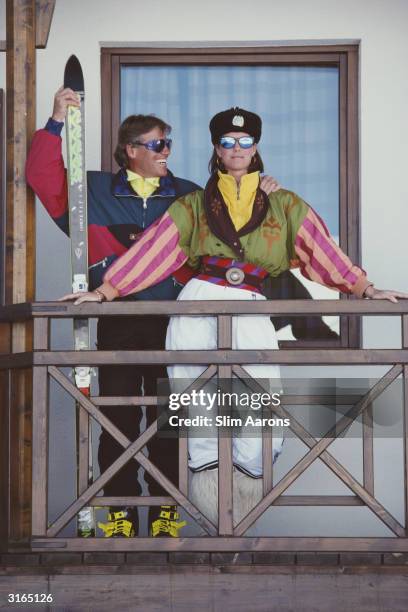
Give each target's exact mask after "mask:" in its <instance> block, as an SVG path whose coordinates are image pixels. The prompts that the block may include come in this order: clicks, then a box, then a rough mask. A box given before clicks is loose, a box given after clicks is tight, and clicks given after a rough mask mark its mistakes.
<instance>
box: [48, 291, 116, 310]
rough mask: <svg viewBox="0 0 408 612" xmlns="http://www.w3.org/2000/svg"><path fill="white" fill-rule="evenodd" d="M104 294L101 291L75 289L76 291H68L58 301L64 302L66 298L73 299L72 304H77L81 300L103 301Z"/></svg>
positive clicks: (81, 301)
mask: <svg viewBox="0 0 408 612" xmlns="http://www.w3.org/2000/svg"><path fill="white" fill-rule="evenodd" d="M105 299H106V298H105V296H104V294H103V293H102V291H77V292H76V293H68V294H67V295H63V296H62V297H60V298H59V300H58V301H59V302H66V301H67V300H75V302H74V306H79V304H82V303H83V302H98V303H99V304H100V303H101V302H104V301H105Z"/></svg>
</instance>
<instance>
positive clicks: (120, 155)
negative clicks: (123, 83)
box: [114, 115, 171, 168]
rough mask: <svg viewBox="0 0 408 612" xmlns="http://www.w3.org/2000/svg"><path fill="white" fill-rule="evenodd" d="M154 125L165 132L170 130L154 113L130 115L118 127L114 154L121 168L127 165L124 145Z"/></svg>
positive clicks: (130, 142)
mask: <svg viewBox="0 0 408 612" xmlns="http://www.w3.org/2000/svg"><path fill="white" fill-rule="evenodd" d="M156 127H157V128H159V129H160V130H161V131H162V132H164V133H165V134H170V132H171V126H170V125H168V124H167V123H165V121H163V120H162V119H159V117H155V116H154V115H130V116H129V117H126V119H125V120H124V121H123V122H122V123H121V125H120V127H119V132H118V144H117V145H116V149H115V155H114V157H115V160H116V162H117V164H118V165H119V166H120V167H121V168H127V167H128V166H129V159H128V156H127V153H126V145H127V144H132V143H134V142H136V141H137V140H138V139H139V136H142V134H146V132H150V130H153V129H154V128H156Z"/></svg>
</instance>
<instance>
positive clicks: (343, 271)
mask: <svg viewBox="0 0 408 612" xmlns="http://www.w3.org/2000/svg"><path fill="white" fill-rule="evenodd" d="M294 246H295V253H296V256H297V257H298V259H299V264H300V270H301V272H302V274H303V275H304V276H305V277H306V278H308V279H310V280H312V281H316V282H317V283H320V284H321V285H325V286H326V287H331V288H332V289H338V290H339V291H342V292H343V293H352V294H354V295H356V296H357V297H360V298H361V297H363V295H364V291H365V290H366V289H367V287H369V286H370V285H372V284H373V283H371V282H370V281H369V280H368V279H367V276H366V273H365V271H364V270H362V269H361V268H359V267H358V266H356V265H354V264H353V262H352V261H351V260H350V259H349V258H348V257H347V255H346V254H345V253H343V251H342V250H341V249H340V247H339V246H338V245H337V244H336V243H335V241H334V240H333V238H332V237H331V235H330V233H329V230H328V229H327V227H326V225H325V224H324V222H323V220H322V219H321V218H320V217H319V215H318V214H317V213H316V212H315V211H314V210H313V209H312V208H310V207H309V209H308V211H307V214H306V216H305V217H304V219H303V222H302V224H301V226H300V227H299V230H298V232H297V234H296V238H295V245H294Z"/></svg>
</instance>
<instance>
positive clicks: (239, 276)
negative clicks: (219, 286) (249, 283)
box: [225, 268, 245, 285]
mask: <svg viewBox="0 0 408 612" xmlns="http://www.w3.org/2000/svg"><path fill="white" fill-rule="evenodd" d="M225 278H226V279H227V281H228V282H229V284H230V285H240V284H241V283H242V282H243V280H244V278H245V272H244V271H243V270H241V268H228V270H227V271H226V273H225Z"/></svg>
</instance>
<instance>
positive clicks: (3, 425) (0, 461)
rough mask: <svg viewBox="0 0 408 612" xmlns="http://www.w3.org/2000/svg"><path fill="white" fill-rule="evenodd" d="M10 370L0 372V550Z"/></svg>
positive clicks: (0, 545)
mask: <svg viewBox="0 0 408 612" xmlns="http://www.w3.org/2000/svg"><path fill="white" fill-rule="evenodd" d="M0 342H1V341H0ZM9 393H10V372H9V371H8V370H3V371H1V372H0V516H1V520H0V551H3V552H5V551H6V550H7V541H8V533H9V504H8V500H9V491H10V480H9V475H10V474H9V469H10V468H9V466H10V459H9V451H10V414H9V405H10V402H9Z"/></svg>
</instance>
